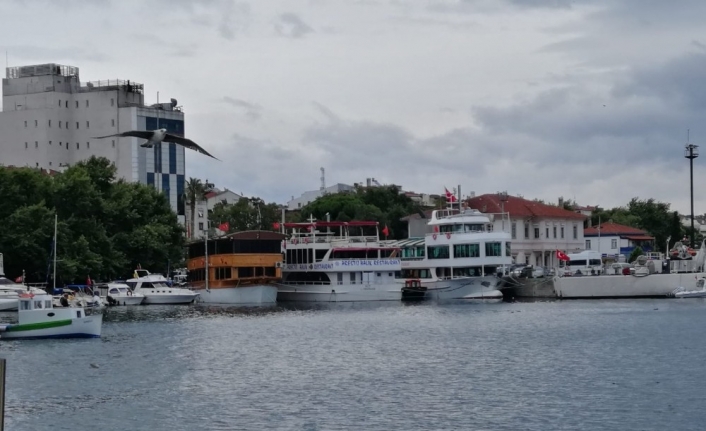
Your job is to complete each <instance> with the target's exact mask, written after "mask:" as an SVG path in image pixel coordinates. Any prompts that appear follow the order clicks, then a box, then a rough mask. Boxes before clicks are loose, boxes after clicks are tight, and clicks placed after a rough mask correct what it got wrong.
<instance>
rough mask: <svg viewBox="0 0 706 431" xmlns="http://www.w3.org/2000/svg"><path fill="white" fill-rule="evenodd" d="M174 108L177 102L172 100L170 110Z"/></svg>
mask: <svg viewBox="0 0 706 431" xmlns="http://www.w3.org/2000/svg"><path fill="white" fill-rule="evenodd" d="M175 106H177V100H176V99H172V108H173V107H175Z"/></svg>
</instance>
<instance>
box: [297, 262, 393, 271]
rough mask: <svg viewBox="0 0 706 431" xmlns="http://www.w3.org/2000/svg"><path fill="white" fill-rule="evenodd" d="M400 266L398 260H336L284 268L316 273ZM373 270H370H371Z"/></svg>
mask: <svg viewBox="0 0 706 431" xmlns="http://www.w3.org/2000/svg"><path fill="white" fill-rule="evenodd" d="M398 265H400V260H399V259H355V260H336V261H333V262H322V263H314V264H311V263H309V264H307V263H299V264H295V263H293V264H289V265H286V266H285V269H287V270H290V271H292V270H299V271H312V270H313V271H316V270H327V269H334V267H335V268H340V267H342V266H345V267H355V266H363V267H381V266H398ZM372 269H373V268H371V270H372Z"/></svg>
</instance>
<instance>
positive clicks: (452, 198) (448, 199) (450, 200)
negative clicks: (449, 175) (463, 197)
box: [444, 187, 458, 202]
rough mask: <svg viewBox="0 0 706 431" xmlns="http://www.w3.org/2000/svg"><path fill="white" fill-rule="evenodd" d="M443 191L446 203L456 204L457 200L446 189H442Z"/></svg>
mask: <svg viewBox="0 0 706 431" xmlns="http://www.w3.org/2000/svg"><path fill="white" fill-rule="evenodd" d="M444 191H445V192H446V202H456V201H457V200H458V199H456V196H454V194H453V193H451V192H450V191H449V190H448V189H447V188H446V187H444Z"/></svg>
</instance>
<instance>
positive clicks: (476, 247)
mask: <svg viewBox="0 0 706 431" xmlns="http://www.w3.org/2000/svg"><path fill="white" fill-rule="evenodd" d="M454 257H456V258H459V257H480V244H455V245H454Z"/></svg>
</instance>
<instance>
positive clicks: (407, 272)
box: [395, 269, 431, 278]
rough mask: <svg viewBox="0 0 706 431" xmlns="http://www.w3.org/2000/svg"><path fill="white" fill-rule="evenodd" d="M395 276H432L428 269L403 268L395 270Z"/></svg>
mask: <svg viewBox="0 0 706 431" xmlns="http://www.w3.org/2000/svg"><path fill="white" fill-rule="evenodd" d="M395 278H431V273H430V272H429V270H428V269H403V270H402V271H397V272H395Z"/></svg>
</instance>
